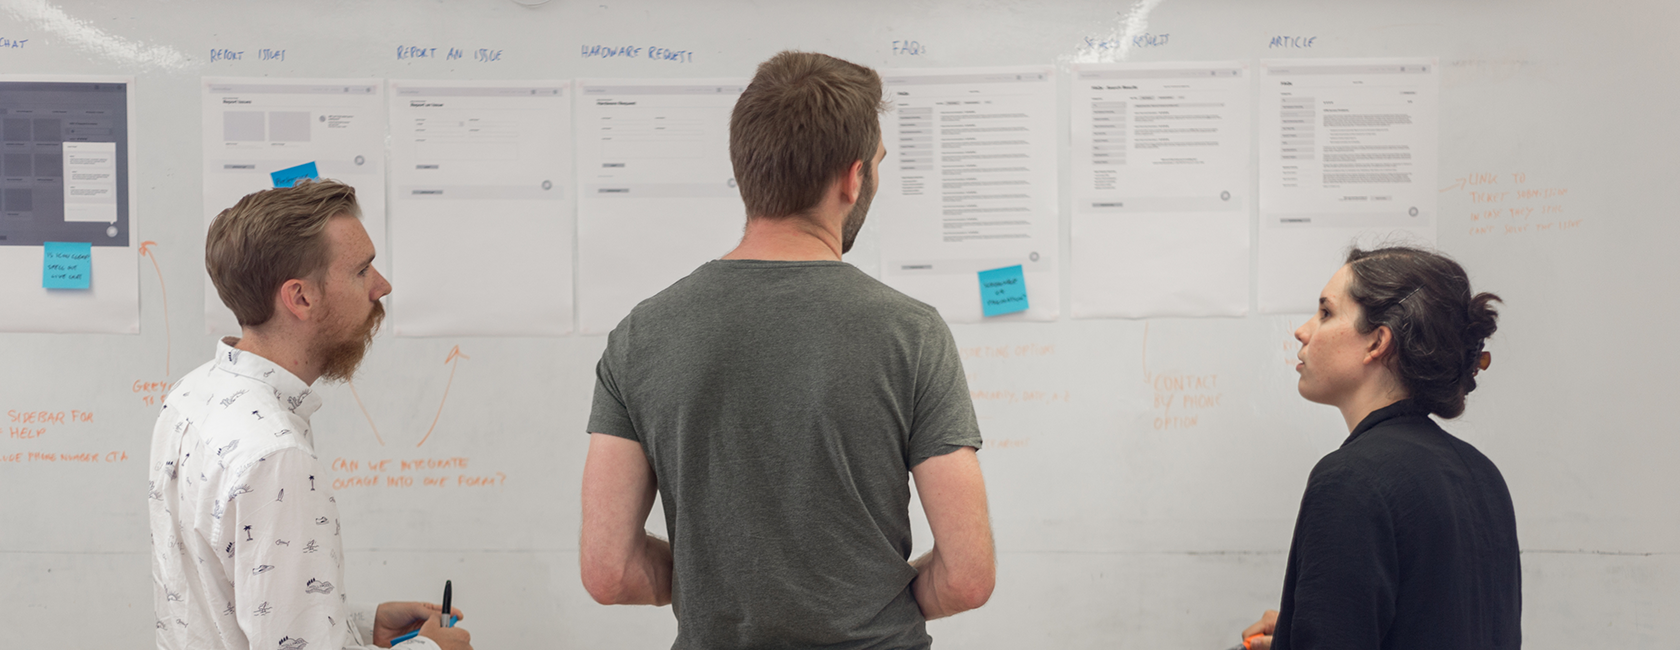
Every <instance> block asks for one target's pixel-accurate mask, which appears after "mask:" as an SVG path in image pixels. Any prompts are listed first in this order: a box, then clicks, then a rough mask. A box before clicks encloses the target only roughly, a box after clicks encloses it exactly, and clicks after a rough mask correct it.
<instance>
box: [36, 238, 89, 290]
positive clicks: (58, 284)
mask: <svg viewBox="0 0 1680 650" xmlns="http://www.w3.org/2000/svg"><path fill="white" fill-rule="evenodd" d="M41 249H42V255H41V287H43V288H46V289H86V288H88V286H89V284H88V283H89V282H90V281H91V280H93V244H89V243H85V242H62V241H50V242H47V243H46V244H44V245H42V247H41Z"/></svg>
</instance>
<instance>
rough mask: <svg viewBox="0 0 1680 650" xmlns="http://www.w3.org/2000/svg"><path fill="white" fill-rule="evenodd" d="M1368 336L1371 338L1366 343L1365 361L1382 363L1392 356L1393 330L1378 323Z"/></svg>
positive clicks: (1393, 344)
mask: <svg viewBox="0 0 1680 650" xmlns="http://www.w3.org/2000/svg"><path fill="white" fill-rule="evenodd" d="M1368 336H1370V337H1371V340H1370V341H1368V342H1367V343H1366V348H1365V363H1384V362H1387V361H1388V359H1389V358H1390V357H1392V356H1394V346H1395V343H1394V330H1391V329H1389V328H1388V326H1387V325H1378V326H1377V329H1374V330H1371V333H1370V334H1369V335H1368Z"/></svg>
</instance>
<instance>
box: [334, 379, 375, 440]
mask: <svg viewBox="0 0 1680 650" xmlns="http://www.w3.org/2000/svg"><path fill="white" fill-rule="evenodd" d="M344 384H345V385H346V386H349V387H350V396H351V397H354V398H356V408H359V409H362V417H364V418H367V421H368V426H369V427H372V428H373V439H374V440H378V441H379V446H381V447H384V446H385V439H384V438H381V437H380V436H379V425H377V424H374V423H373V414H371V413H368V410H367V406H364V405H363V404H362V396H361V395H358V394H356V380H354V379H350V380H346V381H345V382H344Z"/></svg>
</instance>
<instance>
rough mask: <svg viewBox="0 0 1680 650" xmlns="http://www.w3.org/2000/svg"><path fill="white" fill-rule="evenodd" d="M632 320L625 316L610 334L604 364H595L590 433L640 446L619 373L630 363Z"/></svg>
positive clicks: (603, 353)
mask: <svg viewBox="0 0 1680 650" xmlns="http://www.w3.org/2000/svg"><path fill="white" fill-rule="evenodd" d="M631 318H632V317H631V316H626V317H625V318H624V320H623V321H622V322H620V323H619V324H618V327H615V328H613V331H612V333H611V334H608V335H607V349H606V350H605V351H603V352H601V361H600V362H598V363H596V364H595V400H594V403H593V404H592V405H591V406H590V408H589V431H588V432H589V433H604V434H606V435H609V436H616V437H619V438H626V439H629V440H634V441H636V442H638V443H639V442H641V441H642V439H641V437H640V436H639V435H637V434H636V427H635V425H634V424H633V423H632V422H631V420H630V408H629V407H628V406H626V405H625V404H624V392H623V390H622V389H621V388H620V387H619V385H618V376H619V373H622V372H625V370H626V364H627V363H628V354H627V352H628V347H629V345H628V344H627V343H626V339H628V338H629V329H630V319H631Z"/></svg>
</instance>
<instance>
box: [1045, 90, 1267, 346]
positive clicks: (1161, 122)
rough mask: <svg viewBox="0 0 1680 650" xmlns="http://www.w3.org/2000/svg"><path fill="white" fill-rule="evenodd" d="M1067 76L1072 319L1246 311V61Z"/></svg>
mask: <svg viewBox="0 0 1680 650" xmlns="http://www.w3.org/2000/svg"><path fill="white" fill-rule="evenodd" d="M1072 74H1073V81H1072V113H1073V115H1072V132H1073V147H1072V155H1073V189H1072V192H1073V215H1072V222H1071V228H1072V237H1071V239H1072V248H1071V250H1070V254H1071V256H1072V260H1070V264H1071V266H1072V276H1073V277H1072V287H1073V300H1072V302H1073V315H1074V317H1075V318H1114V317H1119V318H1147V317H1153V316H1242V315H1244V314H1246V313H1248V260H1249V257H1248V251H1249V240H1248V215H1249V208H1250V206H1251V205H1252V204H1253V203H1252V200H1251V198H1250V195H1249V193H1250V189H1249V188H1250V185H1249V169H1250V166H1249V152H1250V145H1249V121H1250V119H1251V118H1252V117H1253V116H1252V114H1251V113H1249V76H1248V68H1247V66H1246V65H1245V64H1243V63H1241V62H1236V61H1221V62H1195V63H1138V64H1118V63H1117V64H1075V65H1074V66H1073V73H1072Z"/></svg>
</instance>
